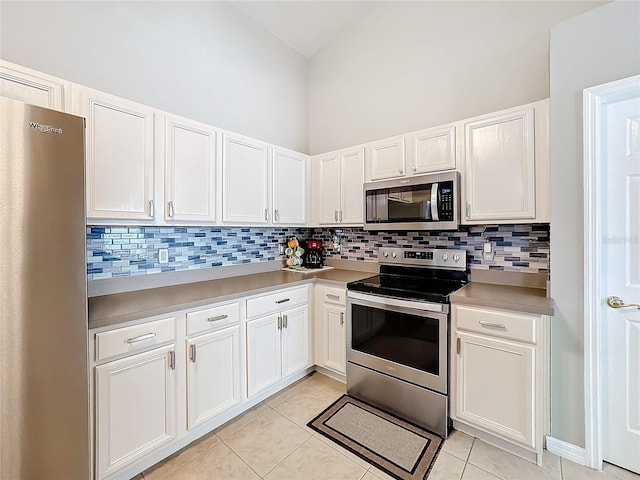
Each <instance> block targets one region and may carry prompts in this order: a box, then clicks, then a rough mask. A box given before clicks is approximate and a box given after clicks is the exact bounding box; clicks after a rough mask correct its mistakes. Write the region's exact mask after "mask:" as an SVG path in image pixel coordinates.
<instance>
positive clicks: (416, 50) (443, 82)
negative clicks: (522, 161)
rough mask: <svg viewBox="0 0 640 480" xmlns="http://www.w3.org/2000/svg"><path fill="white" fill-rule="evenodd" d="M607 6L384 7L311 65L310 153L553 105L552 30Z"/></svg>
mask: <svg viewBox="0 0 640 480" xmlns="http://www.w3.org/2000/svg"><path fill="white" fill-rule="evenodd" d="M602 3H603V2H588V1H582V2H564V1H560V2H555V1H554V2H546V1H545V2H513V1H510V2H505V1H496V2H382V3H381V4H380V6H379V7H378V8H375V9H374V10H373V11H372V12H371V13H370V14H369V15H367V16H365V17H363V18H362V19H360V20H359V21H357V22H355V23H354V24H352V25H350V26H349V27H347V28H346V29H345V30H343V31H342V32H341V33H340V34H339V35H338V36H337V37H336V38H335V39H334V40H333V41H332V42H331V43H329V44H328V45H327V46H325V47H324V48H323V49H322V50H321V51H320V52H319V53H318V54H316V56H315V57H313V58H312V59H311V63H310V69H309V118H310V147H309V149H310V152H311V153H312V154H316V153H322V152H326V151H329V150H333V149H336V148H342V147H347V146H350V145H355V144H359V143H365V142H368V141H371V140H376V139H380V138H384V137H388V136H392V135H394V134H399V133H405V132H409V131H412V130H418V129H421V128H425V127H429V126H433V125H439V124H443V123H446V122H449V121H454V120H460V119H462V118H468V117H471V116H474V115H477V114H482V113H488V112H492V111H495V110H500V109H502V108H506V107H510V106H514V105H519V104H523V103H527V102H531V101H535V100H540V99H542V98H546V97H548V96H549V63H548V51H549V28H550V26H551V25H553V24H554V23H557V22H559V21H561V20H564V19H566V18H569V17H572V16H574V15H578V14H580V13H582V12H584V11H586V10H588V9H590V8H593V7H594V6H598V5H601V4H602Z"/></svg>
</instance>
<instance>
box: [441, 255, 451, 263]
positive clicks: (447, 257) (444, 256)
mask: <svg viewBox="0 0 640 480" xmlns="http://www.w3.org/2000/svg"><path fill="white" fill-rule="evenodd" d="M442 259H443V260H444V261H445V262H446V261H447V260H448V259H449V255H447V254H446V253H443V254H442Z"/></svg>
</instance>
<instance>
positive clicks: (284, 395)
mask: <svg viewBox="0 0 640 480" xmlns="http://www.w3.org/2000/svg"><path fill="white" fill-rule="evenodd" d="M305 388H309V387H308V386H307V385H306V384H305V383H302V382H297V383H294V384H293V385H291V386H289V387H287V388H285V389H284V390H282V391H280V392H278V393H276V394H275V395H272V396H271V397H269V398H267V399H266V400H265V402H264V403H266V404H267V405H269V406H270V407H271V408H275V407H277V406H278V405H280V404H281V403H282V402H284V401H285V400H287V399H288V398H290V397H292V396H294V395H295V394H296V393H298V392H299V391H301V390H304V389H305Z"/></svg>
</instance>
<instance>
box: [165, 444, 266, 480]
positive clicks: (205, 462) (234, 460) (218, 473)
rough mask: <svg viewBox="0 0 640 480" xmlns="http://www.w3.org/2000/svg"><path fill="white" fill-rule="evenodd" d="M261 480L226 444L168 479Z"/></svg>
mask: <svg viewBox="0 0 640 480" xmlns="http://www.w3.org/2000/svg"><path fill="white" fill-rule="evenodd" d="M212 479H225V480H260V477H259V476H258V475H256V472H254V471H253V470H251V468H249V466H248V465H247V464H246V463H244V462H243V461H242V460H240V458H238V456H237V455H236V454H235V453H233V452H232V451H231V449H229V447H227V446H226V445H225V444H223V443H220V444H218V445H216V446H214V447H212V448H210V449H209V450H207V451H205V452H203V453H202V454H201V455H198V456H197V457H196V458H194V459H193V460H191V461H190V462H188V463H186V464H185V465H183V466H182V467H180V468H179V469H178V470H176V471H175V472H173V473H172V474H171V475H169V476H168V477H167V480H212Z"/></svg>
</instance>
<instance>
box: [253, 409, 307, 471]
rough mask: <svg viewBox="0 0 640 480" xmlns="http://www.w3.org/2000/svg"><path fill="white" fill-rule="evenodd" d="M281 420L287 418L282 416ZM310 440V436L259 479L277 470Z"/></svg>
mask: <svg viewBox="0 0 640 480" xmlns="http://www.w3.org/2000/svg"><path fill="white" fill-rule="evenodd" d="M277 413H280V412H277ZM283 418H287V417H284V416H283ZM287 420H289V419H288V418H287ZM294 423H295V422H294ZM296 426H299V425H298V424H297V423H296ZM312 438H313V435H310V436H309V438H307V439H306V440H305V441H304V442H302V443H301V444H300V445H298V446H297V447H296V448H294V449H293V450H292V451H291V452H289V454H288V455H287V456H286V457H284V458H283V459H282V460H280V461H279V462H278V463H277V464H275V465H274V466H273V467H272V468H271V469H270V470H269V471H268V472H267V473H265V475H264V477H260V478H265V477H266V476H267V475H269V474H270V473H271V472H273V471H274V470H275V469H276V468H278V465H280V464H281V463H282V462H284V461H285V460H286V459H287V458H289V457H290V456H291V455H293V452H295V451H296V450H298V449H299V448H300V447H302V445H304V444H305V443H307V442H308V441H309V440H310V439H312Z"/></svg>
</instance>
